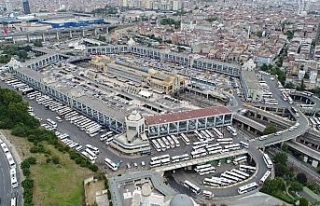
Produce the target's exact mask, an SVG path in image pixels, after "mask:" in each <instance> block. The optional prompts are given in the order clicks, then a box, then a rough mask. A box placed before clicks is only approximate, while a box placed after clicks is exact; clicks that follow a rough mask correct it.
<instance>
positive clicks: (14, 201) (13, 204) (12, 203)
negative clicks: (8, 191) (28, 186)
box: [10, 197, 17, 206]
mask: <svg viewBox="0 0 320 206" xmlns="http://www.w3.org/2000/svg"><path fill="white" fill-rule="evenodd" d="M10 206H17V198H16V197H12V198H11V203H10Z"/></svg>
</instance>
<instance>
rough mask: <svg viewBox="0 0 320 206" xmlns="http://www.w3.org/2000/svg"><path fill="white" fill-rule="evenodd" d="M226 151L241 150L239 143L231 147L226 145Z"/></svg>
mask: <svg viewBox="0 0 320 206" xmlns="http://www.w3.org/2000/svg"><path fill="white" fill-rule="evenodd" d="M224 148H225V149H227V150H229V151H233V150H239V149H241V147H240V144H239V143H235V144H229V145H225V146H224Z"/></svg>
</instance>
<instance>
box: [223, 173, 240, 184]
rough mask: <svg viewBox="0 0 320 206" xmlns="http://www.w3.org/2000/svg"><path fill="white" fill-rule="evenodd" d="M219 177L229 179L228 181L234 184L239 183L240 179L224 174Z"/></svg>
mask: <svg viewBox="0 0 320 206" xmlns="http://www.w3.org/2000/svg"><path fill="white" fill-rule="evenodd" d="M220 177H223V178H226V179H229V180H233V181H235V182H239V181H240V179H239V178H238V177H235V176H232V175H228V174H226V173H222V174H221V175H220Z"/></svg>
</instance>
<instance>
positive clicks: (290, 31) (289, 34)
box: [287, 30, 294, 41]
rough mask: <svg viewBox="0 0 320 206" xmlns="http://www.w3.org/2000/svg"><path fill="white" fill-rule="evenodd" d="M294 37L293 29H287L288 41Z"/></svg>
mask: <svg viewBox="0 0 320 206" xmlns="http://www.w3.org/2000/svg"><path fill="white" fill-rule="evenodd" d="M293 37H294V31H292V30H289V31H287V39H288V40H289V41H290V40H291V39H293Z"/></svg>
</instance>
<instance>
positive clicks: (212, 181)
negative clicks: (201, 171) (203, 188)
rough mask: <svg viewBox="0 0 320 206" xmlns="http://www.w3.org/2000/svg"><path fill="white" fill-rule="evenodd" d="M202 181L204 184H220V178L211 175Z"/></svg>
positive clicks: (214, 185)
mask: <svg viewBox="0 0 320 206" xmlns="http://www.w3.org/2000/svg"><path fill="white" fill-rule="evenodd" d="M202 183H203V184H204V185H210V186H213V187H220V186H222V183H221V180H220V178H218V177H212V178H204V179H203V181H202Z"/></svg>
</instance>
